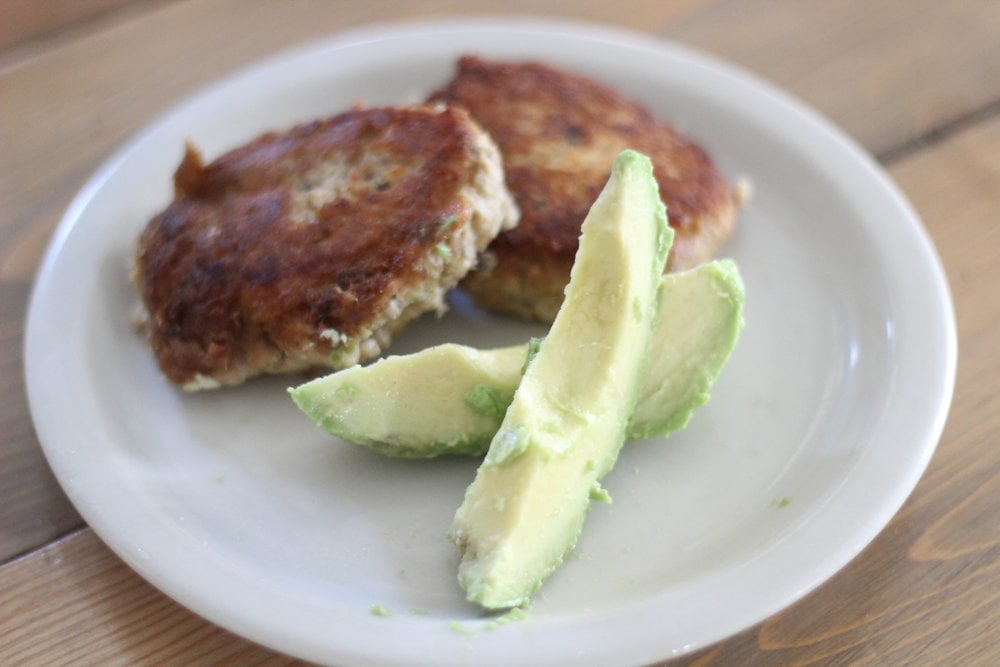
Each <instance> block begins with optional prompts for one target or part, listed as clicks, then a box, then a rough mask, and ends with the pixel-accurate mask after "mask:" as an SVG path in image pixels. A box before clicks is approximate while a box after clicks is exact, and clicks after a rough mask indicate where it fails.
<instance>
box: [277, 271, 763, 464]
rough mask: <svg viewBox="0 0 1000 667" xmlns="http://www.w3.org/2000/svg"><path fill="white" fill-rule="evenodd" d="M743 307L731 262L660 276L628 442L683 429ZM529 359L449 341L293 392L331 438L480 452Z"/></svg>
mask: <svg viewBox="0 0 1000 667" xmlns="http://www.w3.org/2000/svg"><path fill="white" fill-rule="evenodd" d="M743 301H744V288H743V281H742V280H741V279H740V273H739V270H738V269H737V267H736V264H735V263H734V262H733V261H732V260H728V259H726V260H715V261H713V262H709V263H708V264H702V265H701V266H699V267H697V268H694V269H689V270H687V271H683V272H680V273H669V274H667V275H665V276H663V278H662V281H661V285H660V293H659V302H658V312H659V316H658V317H657V320H656V322H655V324H654V325H653V332H652V334H651V340H650V346H649V360H648V364H647V366H646V367H645V368H644V369H643V371H642V378H641V381H640V385H639V393H638V400H637V403H636V406H635V410H634V411H633V413H632V416H631V419H630V420H629V424H628V428H627V430H626V439H628V440H638V439H641V438H648V437H652V436H662V435H666V434H668V433H671V432H673V431H676V430H678V429H680V428H683V427H684V426H685V425H686V424H687V422H688V420H689V419H690V418H691V415H692V414H693V413H694V411H695V410H696V409H697V408H698V407H699V406H701V405H703V404H704V403H705V402H706V401H707V400H708V397H709V390H710V389H711V387H712V384H713V383H714V381H715V379H716V378H717V377H718V375H719V373H720V372H721V371H722V368H723V366H724V365H725V363H726V361H727V360H728V359H729V355H730V353H731V352H732V350H733V347H734V346H735V345H736V341H737V339H738V338H739V333H740V330H741V328H742V325H743ZM537 345H538V341H535V346H536V348H537ZM529 355H531V352H529V346H528V345H527V344H526V345H518V346H514V347H507V348H502V349H497V350H477V349H474V348H470V347H466V346H463V345H455V344H451V343H448V344H445V345H438V346H435V347H430V348H427V349H424V350H421V351H420V352H416V353H414V354H410V355H405V356H397V357H388V358H385V359H382V360H380V361H378V362H376V363H374V364H372V365H370V366H365V367H361V366H355V367H354V368H350V369H347V370H342V371H338V372H336V373H333V374H331V375H328V376H326V377H322V378H318V379H316V380H313V381H311V382H308V383H306V384H304V385H301V386H300V387H297V388H295V389H293V390H291V395H292V398H293V399H295V402H296V403H297V404H298V405H299V407H300V408H302V410H303V411H304V412H305V413H306V414H307V415H309V416H310V417H311V418H312V419H313V420H314V421H316V423H318V424H319V425H320V426H322V427H323V428H324V429H326V430H327V431H329V432H330V433H332V434H334V435H337V436H339V437H341V438H344V439H345V440H350V441H351V442H355V443H357V444H360V445H364V446H366V447H370V448H372V449H374V450H376V451H379V452H381V453H383V454H386V455H389V456H401V457H411V458H417V457H419V458H428V457H434V456H439V455H443V454H483V453H484V452H485V451H486V448H487V447H488V446H489V444H490V441H491V440H492V439H493V436H494V435H495V434H496V431H497V428H498V427H499V425H500V421H501V419H502V418H503V414H504V412H506V409H507V406H508V405H509V404H510V401H511V399H512V398H513V396H514V391H515V390H516V389H517V385H518V384H519V383H520V382H521V374H522V371H523V368H524V366H525V364H526V361H527V359H528V357H529ZM352 387H353V389H352Z"/></svg>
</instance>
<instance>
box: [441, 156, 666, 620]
mask: <svg viewBox="0 0 1000 667" xmlns="http://www.w3.org/2000/svg"><path fill="white" fill-rule="evenodd" d="M672 239H673V232H672V231H671V230H670V229H669V227H667V224H666V215H665V212H664V209H663V204H662V203H661V202H660V197H659V190H658V188H657V185H656V180H655V179H654V178H653V172H652V165H651V164H650V162H649V160H648V158H646V157H645V156H643V155H640V154H638V153H636V152H634V151H625V152H623V153H622V154H621V155H619V156H618V158H617V159H616V160H615V163H614V165H613V166H612V170H611V177H610V178H609V180H608V183H607V185H606V186H605V188H604V190H603V191H602V193H601V194H600V195H599V196H598V198H597V201H595V202H594V204H593V206H592V207H591V210H590V212H589V213H588V215H587V217H586V219H585V220H584V222H583V226H582V229H581V235H580V247H579V250H578V251H577V255H576V259H575V261H574V264H573V269H572V271H571V273H570V282H569V284H568V285H567V287H566V296H565V299H564V302H563V305H562V307H561V308H560V310H559V312H558V314H557V315H556V318H555V321H554V322H553V323H552V328H551V329H550V331H549V334H548V336H547V337H546V338H545V339H544V340H543V341H542V342H541V345H540V346H539V349H538V353H537V354H536V355H535V356H534V358H533V359H532V360H531V362H530V363H529V364H527V367H526V369H525V371H524V375H523V376H522V378H521V382H520V383H519V384H518V386H517V390H516V391H515V392H514V398H513V400H512V401H511V403H510V406H509V407H508V408H507V411H506V412H505V414H504V418H503V421H502V422H501V424H500V427H499V429H498V430H497V432H496V435H495V436H494V437H493V440H492V441H491V442H490V446H489V449H488V450H487V452H486V457H485V459H484V460H483V462H482V464H481V465H480V467H479V470H478V471H477V472H476V478H475V480H474V481H473V482H472V484H471V485H469V487H468V489H466V492H465V499H464V501H463V502H462V505H461V506H460V507H459V508H458V510H457V511H456V513H455V518H454V520H453V522H452V525H451V529H450V530H449V532H448V535H449V538H450V539H451V540H452V541H453V542H454V543H455V544H456V545H457V546H458V548H459V552H460V554H461V563H460V564H459V572H458V580H459V583H460V584H461V586H462V587H463V588H464V589H465V592H466V596H467V597H468V598H469V600H471V601H474V602H477V603H479V604H480V605H482V606H483V607H485V608H487V609H503V608H509V607H515V606H519V605H522V604H524V603H526V602H527V601H528V600H529V599H530V597H531V595H532V594H533V593H534V592H535V591H536V590H537V589H538V587H539V586H541V584H542V582H543V581H544V580H545V578H546V577H547V576H548V575H549V574H551V573H552V572H553V571H554V570H555V569H556V568H557V567H558V566H559V565H560V564H561V563H562V559H563V557H564V555H565V554H566V553H567V552H568V551H570V550H571V549H572V548H573V547H574V546H575V544H576V541H577V537H578V535H579V533H580V530H581V528H582V526H583V521H584V518H585V517H586V514H587V510H588V508H589V506H590V500H591V493H592V490H593V489H594V485H595V482H596V481H597V480H599V479H600V478H601V477H602V476H603V475H604V474H605V473H607V472H608V471H609V470H610V469H611V468H612V466H613V465H614V462H615V459H616V458H617V456H618V451H619V449H620V448H621V445H622V443H623V442H624V440H625V428H626V425H627V423H628V419H629V416H630V415H631V414H632V410H633V408H634V407H635V398H636V391H637V388H638V385H639V379H640V369H641V368H642V366H643V363H644V361H645V359H646V356H647V351H646V348H647V345H648V343H649V338H650V332H651V330H652V325H653V322H654V320H655V318H656V313H657V309H656V303H657V298H656V297H657V292H658V289H659V285H660V276H661V274H662V272H663V264H664V261H665V259H666V255H667V251H668V250H669V245H670V242H671V241H672Z"/></svg>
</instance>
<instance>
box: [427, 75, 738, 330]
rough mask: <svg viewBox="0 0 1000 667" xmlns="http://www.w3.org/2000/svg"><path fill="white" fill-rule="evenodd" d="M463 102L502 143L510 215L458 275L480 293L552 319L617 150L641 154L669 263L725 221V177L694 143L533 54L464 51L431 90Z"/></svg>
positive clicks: (710, 243)
mask: <svg viewBox="0 0 1000 667" xmlns="http://www.w3.org/2000/svg"><path fill="white" fill-rule="evenodd" d="M429 100H430V101H433V102H444V103H447V104H455V105H458V106H461V107H463V108H466V109H468V110H469V112H470V113H471V114H472V116H473V117H474V118H475V119H476V120H477V121H478V122H479V124H480V125H482V126H483V127H484V128H485V129H486V130H487V131H488V132H489V133H490V134H491V135H492V136H493V138H494V139H495V140H496V142H497V144H498V145H499V147H500V150H501V152H502V153H503V159H504V165H505V170H506V177H507V185H508V187H509V188H510V190H511V192H512V194H513V195H514V197H515V199H516V201H517V203H518V206H519V208H520V209H521V221H520V223H519V224H518V226H517V227H516V228H515V229H513V230H510V231H507V232H504V233H502V234H501V235H500V236H499V237H498V238H497V239H496V240H495V241H494V242H493V243H492V244H491V245H490V248H489V252H490V254H491V255H492V256H493V259H494V261H493V262H491V263H490V264H489V265H488V266H487V267H486V268H484V269H483V270H480V271H478V272H476V273H474V274H471V275H470V276H469V277H468V278H467V279H466V280H465V282H464V283H463V284H464V285H465V286H466V287H467V288H468V289H469V290H470V291H471V292H472V293H473V294H474V295H475V296H476V300H477V302H478V303H480V304H481V305H483V306H485V307H488V308H492V309H496V310H501V311H504V312H508V313H511V314H514V315H518V316H521V317H529V318H533V319H540V320H551V319H552V318H553V317H554V316H555V312H556V310H557V309H558V306H559V303H561V301H562V291H563V288H564V286H565V284H566V282H567V281H568V280H569V267H570V266H572V262H573V258H574V257H575V255H576V250H577V247H578V244H579V235H580V226H581V224H582V222H583V219H584V217H585V216H586V214H587V211H588V210H589V208H590V205H591V204H592V203H593V201H594V199H596V197H597V195H598V194H599V193H600V191H601V189H602V187H603V186H604V183H605V182H606V180H607V178H608V175H609V173H610V168H611V164H612V162H613V161H614V158H615V156H616V155H617V154H618V153H619V152H621V151H622V150H624V149H626V148H633V149H635V150H637V151H639V152H642V153H645V154H647V155H649V156H650V158H651V159H652V161H653V165H654V173H655V175H656V178H657V181H658V182H659V184H660V194H661V196H662V198H663V201H664V203H665V204H666V207H667V212H668V216H669V220H670V225H671V226H672V227H673V228H674V230H675V240H674V246H673V249H672V250H671V254H670V258H669V260H668V266H669V268H671V269H683V268H689V267H691V266H694V265H696V264H699V263H701V262H703V261H705V260H707V259H710V258H711V257H712V256H713V255H714V253H715V251H716V250H717V248H718V247H719V246H720V245H721V244H722V243H723V242H724V241H725V240H726V239H727V238H728V237H729V235H730V234H731V231H732V227H733V222H734V204H733V195H732V191H731V189H730V187H729V186H728V185H727V183H726V182H725V180H724V179H723V178H722V176H721V174H719V172H718V170H717V169H716V168H715V166H714V164H713V163H712V160H711V159H710V158H709V156H708V155H707V154H706V153H705V151H703V150H702V149H701V148H700V147H699V146H697V145H696V144H694V143H692V142H691V141H688V140H687V139H685V138H684V137H682V136H681V135H679V134H678V133H677V132H676V131H675V130H674V129H673V128H672V127H670V126H669V125H667V124H666V123H664V122H661V121H659V120H657V119H656V118H655V117H654V116H653V115H652V114H651V113H650V112H649V111H647V110H646V109H645V108H643V107H641V106H639V105H638V104H636V103H634V102H631V101H629V100H627V99H625V98H623V97H622V96H621V95H620V94H618V93H617V92H615V91H614V90H612V89H611V88H609V87H607V86H605V85H603V84H601V83H597V82H595V81H593V80H591V79H589V78H585V77H582V76H579V75H576V74H573V73H569V72H566V71H563V70H561V69H558V68H555V67H551V66H548V65H544V64H540V63H531V62H529V63H498V62H489V61H485V60H482V59H480V58H477V57H473V56H465V57H463V58H461V59H460V61H459V63H458V71H457V74H456V75H455V77H454V78H453V79H452V80H451V81H450V82H449V83H448V84H447V85H446V86H445V87H444V88H442V89H441V90H438V91H436V92H434V93H433V94H432V95H431V96H430V98H429Z"/></svg>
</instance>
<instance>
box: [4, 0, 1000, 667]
mask: <svg viewBox="0 0 1000 667" xmlns="http://www.w3.org/2000/svg"><path fill="white" fill-rule="evenodd" d="M83 4H85V3H62V2H56V3H27V2H23V0H19V1H17V2H14V3H13V4H10V3H8V4H6V5H0V12H3V11H5V10H9V8H10V7H15V6H16V8H19V10H23V9H24V8H26V7H27V8H29V9H30V11H33V12H36V13H37V15H36V16H35V17H34V18H31V19H30V21H35V22H34V23H31V24H30V25H32V26H34V27H31V28H30V29H21V28H18V27H16V26H17V25H28V24H15V23H14V22H12V21H7V22H6V23H5V22H4V21H3V20H0V147H2V148H0V201H2V202H3V206H2V207H0V498H3V503H2V504H0V564H3V563H5V564H3V565H0V591H2V594H0V664H52V663H59V664H70V663H72V664H78V663H88V664H107V663H110V664H163V663H170V664H190V663H204V662H206V661H210V662H223V663H238V664H275V665H278V664H291V663H293V662H294V661H292V660H291V659H289V658H287V657H285V656H281V655H279V654H275V653H273V652H271V651H269V650H267V649H265V648H262V647H259V646H256V645H254V644H252V643H249V642H247V641H245V640H242V639H239V638H237V637H235V636H233V635H231V634H229V633H228V632H226V631H224V630H221V629H219V628H216V627H214V626H212V625H210V624H207V623H205V622H204V621H202V620H201V619H199V618H198V617H197V616H195V615H193V614H191V613H190V612H188V611H187V610H185V609H183V608H181V607H180V606H178V605H177V604H176V603H174V602H172V601H170V600H169V599H167V598H166V597H165V596H163V595H162V594H160V593H159V592H158V591H156V590H155V589H153V588H152V587H151V586H149V585H148V584H146V583H145V582H144V581H143V580H141V579H140V578H139V577H138V576H137V575H136V574H134V573H133V572H132V571H131V570H129V569H128V568H127V567H126V566H125V565H124V564H123V563H122V562H121V561H119V560H118V559H117V558H116V557H115V556H114V555H113V554H112V553H111V552H110V551H109V550H108V549H107V548H106V547H105V546H104V545H103V544H102V543H101V542H100V541H99V540H98V539H97V538H96V537H95V536H94V534H93V533H92V532H91V531H90V530H89V529H82V530H80V529H79V528H80V526H81V521H80V519H79V516H78V515H77V514H76V512H75V511H74V510H73V508H72V507H71V506H70V504H69V502H68V501H67V500H66V498H65V496H64V495H63V494H62V492H61V491H60V489H59V487H58V485H57V484H56V482H55V480H54V478H53V476H52V474H51V472H50V471H49V468H48V466H47V465H46V463H45V460H44V457H43V455H42V453H41V450H40V449H39V447H38V445H37V440H36V438H35V435H34V431H33V429H32V426H31V420H30V415H29V413H28V407H27V401H26V399H25V396H24V378H23V373H22V364H23V359H22V356H21V346H22V343H23V327H24V312H25V307H26V304H27V299H28V295H29V291H30V285H31V281H32V278H33V276H34V274H35V271H36V270H37V267H38V263H39V260H40V257H41V255H42V253H43V251H44V248H45V246H46V244H47V243H48V240H49V237H50V235H51V233H52V230H53V228H54V227H55V224H56V223H57V221H58V219H59V217H60V216H61V215H62V212H63V211H64V210H65V207H66V206H67V205H68V203H69V202H70V200H71V199H72V197H73V195H74V193H75V192H76V191H77V190H78V189H79V188H80V187H81V185H82V184H83V183H84V181H85V180H86V178H87V177H88V175H89V174H91V173H92V172H93V170H94V169H95V168H96V167H97V166H98V165H99V164H100V162H101V161H102V160H103V159H105V158H106V157H107V155H109V153H110V152H111V151H113V150H114V148H115V147H116V146H117V145H119V144H120V143H121V142H122V141H124V140H125V139H126V138H127V137H128V136H130V135H131V134H132V133H133V132H135V131H136V130H137V129H138V128H140V127H141V126H142V125H144V124H145V123H148V122H149V121H150V120H152V119H153V118H155V117H156V115H158V114H159V113H161V112H162V111H163V110H164V109H165V108H168V107H169V106H171V105H173V104H175V103H176V102H178V101H179V100H181V99H182V98H183V97H184V96H186V95H188V94H190V93H191V92H193V91H194V90H196V89H197V88H199V87H201V86H203V85H206V84H208V83H210V82H211V81H213V80H215V79H217V78H219V77H221V76H224V75H226V74H227V73H229V72H231V71H232V70H234V69H235V68H238V67H241V66H243V65H245V64H246V63H248V62H251V61H254V60H258V59H260V58H263V57H266V56H268V55H270V54H272V53H274V52H276V51H278V50H281V49H285V48H288V47H291V46H295V45H298V44H301V43H302V42H304V41H308V40H311V39H317V38H320V37H323V36H325V35H328V34H330V33H332V32H335V31H337V30H339V29H343V28H346V27H351V26H356V25H361V24H365V23H370V22H374V21H387V20H392V21H395V20H406V19H413V18H424V17H434V16H443V15H454V14H465V15H469V14H473V15H474V14H535V15H537V14H538V12H539V11H542V12H544V14H545V15H547V16H554V17H559V16H562V17H569V18H575V19H585V20H594V21H601V22H605V23H609V24H612V25H618V26H622V27H625V28H629V29H635V30H640V31H643V32H646V33H649V34H651V35H653V36H659V37H666V38H670V39H674V40H676V41H679V42H681V43H684V44H688V45H690V46H693V47H696V48H699V49H702V50H704V51H706V52H709V53H714V54H717V55H719V56H722V57H724V58H726V59H728V60H730V61H732V62H734V63H736V64H738V65H741V66H743V67H745V68H747V69H749V70H751V71H753V72H756V73H758V74H760V75H761V76H763V77H765V78H767V79H769V80H770V81H772V82H774V83H777V84H778V85H780V86H781V87H783V88H786V89H788V90H789V91H790V92H792V93H793V94H795V95H798V96H800V97H802V98H803V99H805V100H806V101H807V102H809V103H811V104H813V105H814V106H816V107H817V108H818V109H819V110H820V111H822V112H823V113H825V114H826V115H828V116H829V117H831V118H832V119H833V120H834V121H835V122H836V123H838V124H839V125H840V126H841V127H843V128H844V129H846V130H847V131H848V132H849V133H850V134H852V135H853V136H854V137H855V138H857V139H858V140H859V141H860V142H861V143H862V144H863V145H864V146H865V147H866V148H867V149H868V150H870V151H872V152H873V153H875V154H876V155H879V156H882V157H883V158H885V159H886V160H887V163H888V165H889V166H890V170H891V173H892V175H893V177H894V178H895V179H896V180H897V181H898V182H899V183H900V185H901V186H902V188H903V190H904V191H905V192H906V194H907V195H908V197H909V198H910V199H911V201H912V202H913V203H914V205H915V207H916V209H917V210H918V212H919V213H920V214H921V216H922V217H923V219H924V220H925V222H926V224H927V227H928V230H929V233H930V234H931V236H932V238H933V239H934V242H935V243H936V245H937V248H938V250H939V252H940V255H941V258H942V261H943V263H944V266H945V268H946V271H947V274H948V277H949V280H950V283H951V287H952V292H953V295H954V300H955V310H956V317H957V322H958V331H959V366H958V383H957V386H956V390H955V397H954V402H953V408H952V412H951V415H950V416H949V420H948V423H947V426H946V429H945V432H944V436H943V438H942V441H941V444H940V446H939V449H938V451H937V453H936V454H935V456H934V459H933V460H932V462H931V465H930V467H929V469H928V471H927V473H926V474H925V475H924V477H923V478H922V480H921V481H920V483H919V485H918V486H917V488H916V490H915V491H914V493H913V495H912V497H911V498H910V499H909V500H908V502H907V503H906V504H905V505H904V507H903V508H902V510H901V511H900V512H899V513H898V514H897V515H896V517H894V519H893V520H892V522H891V523H890V524H889V526H888V527H887V528H886V529H885V530H884V531H883V532H882V533H881V534H880V535H879V536H878V538H877V539H876V540H875V541H874V542H873V543H872V544H871V545H870V546H869V547H868V548H867V549H866V550H865V551H864V552H863V553H862V554H861V555H860V556H859V557H858V558H857V559H856V560H855V561H854V562H852V563H851V564H850V565H849V566H848V567H847V568H845V569H844V570H843V571H842V572H841V573H839V574H838V575H837V576H835V577H834V578H833V579H831V580H830V581H828V582H827V583H826V584H825V585H823V586H821V587H820V588H819V589H818V590H816V591H814V592H813V593H811V594H809V595H807V596H806V597H805V598H804V599H803V600H801V601H800V602H799V603H798V604H796V605H794V606H793V607H791V608H790V609H788V610H786V611H785V612H783V613H781V614H778V615H777V616H775V617H774V618H772V619H769V620H767V621H766V622H764V623H763V624H761V625H759V626H757V627H755V628H752V629H749V630H747V631H746V632H744V633H742V634H740V635H737V636H735V637H733V638H731V639H729V640H727V641H725V642H722V643H720V644H718V645H716V646H713V647H710V648H708V649H705V650H703V651H701V652H699V653H697V654H695V655H693V656H690V657H688V658H686V659H682V660H680V661H679V664H691V665H731V664H739V665H744V664H746V665H772V664H861V665H876V664H877V665H882V664H908V665H909V664H916V665H952V664H956V665H958V664H960V665H995V664H1000V642H998V641H997V640H996V638H997V637H1000V448H998V447H997V446H996V443H997V442H998V440H1000V437H998V436H1000V380H998V379H997V378H1000V347H998V344H997V343H998V341H1000V291H998V290H997V286H998V285H1000V225H998V223H997V220H998V218H1000V196H998V194H997V193H1000V75H998V72H1000V44H998V42H997V39H996V35H997V34H998V31H1000V3H998V2H989V1H985V0H955V1H952V2H948V3H940V2H936V1H934V0H913V1H910V0H883V1H881V2H878V3H871V2H867V1H863V0H837V1H833V2H825V1H822V0H813V1H810V2H799V3H775V2H772V1H769V0H683V1H679V2H670V3H662V2H652V1H647V2H643V1H622V2H616V3H606V2H603V0H584V1H581V2H572V1H569V0H563V1H560V2H553V3H546V4H545V6H544V9H542V10H540V9H539V8H538V6H537V5H536V3H534V2H529V1H528V0H517V1H514V2H499V1H484V0H415V1H413V2H408V3H392V4H388V3H365V2H341V3H329V2H322V1H320V0H290V1H288V2H282V3H272V2H266V1H264V0H258V1H255V2H252V3H251V2H243V1H242V0H208V1H199V2H180V1H177V0H155V1H152V2H151V1H148V0H132V1H129V0H97V2H95V3H91V4H89V5H88V6H87V7H84V6H83ZM61 10H65V12H68V13H63V14H59V11H61ZM50 11H52V12H54V13H52V14H51V15H47V13H48V12H50ZM72 12H81V14H80V16H83V15H84V14H86V15H87V16H88V18H85V19H84V22H83V23H80V22H78V21H75V20H74V15H73V14H72ZM4 16H9V14H8V15H4V14H0V19H2V18H3V17H4ZM19 20H21V19H19ZM12 35H13V37H12ZM4 40H6V41H4ZM11 40H13V41H11ZM4 45H7V48H5V46H4ZM67 534H69V536H68V537H65V536H67ZM61 537H65V539H62V540H61V541H54V540H57V539H58V538H61ZM46 544H48V546H45V547H44V548H42V549H40V550H38V551H34V552H32V550H33V549H37V548H39V547H43V546H44V545H46ZM26 553H27V555H25V556H23V557H20V558H18V557H19V556H21V555H22V554H26Z"/></svg>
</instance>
